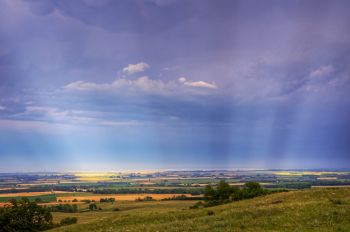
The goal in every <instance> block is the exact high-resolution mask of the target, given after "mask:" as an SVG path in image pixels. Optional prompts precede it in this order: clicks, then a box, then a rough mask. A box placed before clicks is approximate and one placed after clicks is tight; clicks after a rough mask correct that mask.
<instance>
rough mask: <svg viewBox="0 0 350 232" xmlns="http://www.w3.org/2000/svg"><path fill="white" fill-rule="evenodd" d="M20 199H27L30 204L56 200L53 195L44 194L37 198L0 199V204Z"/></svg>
mask: <svg viewBox="0 0 350 232" xmlns="http://www.w3.org/2000/svg"><path fill="white" fill-rule="evenodd" d="M22 198H27V199H28V200H29V201H31V202H38V203H47V202H55V201H56V200H57V198H56V195H55V194H45V195H37V196H25V197H24V196H16V197H15V196H11V197H0V202H9V201H10V200H11V199H16V200H21V199H22Z"/></svg>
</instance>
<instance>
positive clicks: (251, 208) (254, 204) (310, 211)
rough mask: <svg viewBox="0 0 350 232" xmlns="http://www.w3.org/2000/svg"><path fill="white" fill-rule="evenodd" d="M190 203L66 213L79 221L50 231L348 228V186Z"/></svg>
mask: <svg viewBox="0 0 350 232" xmlns="http://www.w3.org/2000/svg"><path fill="white" fill-rule="evenodd" d="M190 204H193V202H181V201H165V202H158V201H157V202H144V203H139V205H137V203H134V207H130V208H125V209H123V208H121V210H120V211H117V212H115V211H112V210H110V211H101V212H98V211H95V212H90V213H80V214H64V215H65V216H76V215H78V220H79V224H75V225H70V226H64V227H60V228H56V229H53V230H51V231H52V232H59V231H61V232H63V231H64V232H75V231H76V232H78V231H79V232H82V231H106V232H107V231H128V232H132V231H143V232H147V231H159V232H163V231H169V232H178V231H208V232H209V231H210V232H211V231H237V232H238V231H251V232H253V231H254V232H257V231H269V232H272V231H276V232H277V231H278V232H280V231H298V232H302V231H318V232H323V231H324V232H326V231H327V232H328V231H338V232H341V231H343V232H347V231H350V188H318V189H311V190H303V191H291V192H284V193H276V194H271V195H268V196H262V197H257V198H254V199H249V200H242V201H239V202H233V203H230V204H226V205H221V206H215V207H210V208H201V209H189V207H188V206H189V205H190ZM116 205H117V204H116ZM84 215H86V218H85V219H84V217H85V216H84ZM54 217H63V215H62V214H57V215H54Z"/></svg>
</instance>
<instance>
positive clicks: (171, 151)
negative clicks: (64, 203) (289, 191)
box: [0, 0, 350, 172]
mask: <svg viewBox="0 0 350 232" xmlns="http://www.w3.org/2000/svg"><path fill="white" fill-rule="evenodd" d="M349 25H350V1H347V0H344V1H342V0H328V1H324V0H308V1H305V0H288V1H279V0H275V1H273V0H264V1H261V0H242V1H239V0H186V1H185V0H143V1H135V0H99V1H94V0H75V1H71V0H27V1H22V0H0V171H2V172H7V171H8V172H12V171H107V170H108V171H113V170H163V169H243V168H259V169H260V168H262V169H266V168H276V169H286V168H287V169H304V168H305V169H306V168H307V169H337V168H350V27H349Z"/></svg>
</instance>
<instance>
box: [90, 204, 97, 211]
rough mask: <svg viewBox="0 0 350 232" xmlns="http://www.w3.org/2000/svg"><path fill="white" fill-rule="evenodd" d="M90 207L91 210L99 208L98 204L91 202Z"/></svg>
mask: <svg viewBox="0 0 350 232" xmlns="http://www.w3.org/2000/svg"><path fill="white" fill-rule="evenodd" d="M89 209H90V210H91V211H94V210H97V206H96V204H90V205H89Z"/></svg>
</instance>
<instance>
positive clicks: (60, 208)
mask: <svg viewBox="0 0 350 232" xmlns="http://www.w3.org/2000/svg"><path fill="white" fill-rule="evenodd" d="M46 208H47V209H48V210H49V211H50V212H63V213H76V212H78V206H77V205H75V204H73V205H71V204H63V205H53V206H46Z"/></svg>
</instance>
